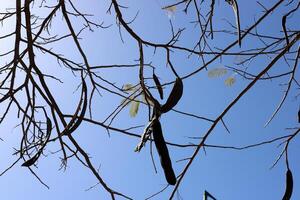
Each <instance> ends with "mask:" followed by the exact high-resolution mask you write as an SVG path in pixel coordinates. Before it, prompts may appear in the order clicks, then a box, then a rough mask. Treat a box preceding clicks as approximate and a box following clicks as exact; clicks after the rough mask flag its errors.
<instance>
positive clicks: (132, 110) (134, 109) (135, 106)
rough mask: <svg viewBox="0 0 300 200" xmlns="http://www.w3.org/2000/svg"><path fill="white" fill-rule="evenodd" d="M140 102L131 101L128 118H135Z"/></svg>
mask: <svg viewBox="0 0 300 200" xmlns="http://www.w3.org/2000/svg"><path fill="white" fill-rule="evenodd" d="M139 106H140V102H139V101H132V102H131V106H130V112H129V113H130V117H135V116H136V115H137V113H138V111H139Z"/></svg>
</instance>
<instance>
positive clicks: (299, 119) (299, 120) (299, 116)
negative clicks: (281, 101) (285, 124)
mask: <svg viewBox="0 0 300 200" xmlns="http://www.w3.org/2000/svg"><path fill="white" fill-rule="evenodd" d="M298 122H299V123H300V109H299V111H298Z"/></svg>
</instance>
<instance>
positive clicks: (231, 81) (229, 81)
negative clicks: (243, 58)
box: [225, 76, 236, 87]
mask: <svg viewBox="0 0 300 200" xmlns="http://www.w3.org/2000/svg"><path fill="white" fill-rule="evenodd" d="M235 81H236V80H235V78H234V77H232V76H230V77H228V78H227V79H226V80H225V85H226V86H229V87H230V86H232V85H233V84H234V83H235Z"/></svg>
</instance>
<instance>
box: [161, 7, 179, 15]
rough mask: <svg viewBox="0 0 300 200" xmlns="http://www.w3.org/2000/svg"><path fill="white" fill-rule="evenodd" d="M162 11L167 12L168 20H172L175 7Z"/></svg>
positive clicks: (165, 8)
mask: <svg viewBox="0 0 300 200" xmlns="http://www.w3.org/2000/svg"><path fill="white" fill-rule="evenodd" d="M163 9H164V10H166V11H167V15H168V17H169V18H172V17H173V16H174V14H175V12H176V6H167V7H164V8H163Z"/></svg>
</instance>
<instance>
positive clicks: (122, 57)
mask: <svg viewBox="0 0 300 200" xmlns="http://www.w3.org/2000/svg"><path fill="white" fill-rule="evenodd" d="M10 4H11V5H10ZM299 6H300V2H299V1H294V0H290V1H283V0H278V1H274V2H258V1H257V2H242V1H237V0H225V1H215V0H211V1H200V0H199V1H197V0H183V1H167V2H163V1H159V0H157V1H153V2H148V1H138V2H128V1H124V2H123V1H117V0H111V1H105V2H100V1H82V2H77V1H71V0H67V1H65V0H59V1H45V0H40V1H38V0H24V1H21V0H16V1H5V3H4V4H2V6H1V7H2V9H4V11H2V12H1V19H0V20H1V22H2V24H3V27H2V30H1V33H2V35H1V36H0V39H1V42H3V44H4V42H5V44H4V46H3V45H1V46H2V47H1V48H2V49H1V50H2V52H1V58H2V59H1V100H0V102H1V109H2V117H1V124H2V126H4V127H5V130H7V128H6V127H7V125H5V123H6V124H7V123H11V121H13V122H14V125H17V128H16V132H18V133H19V134H20V138H17V139H16V138H15V139H14V140H15V142H18V143H19V145H18V146H15V152H14V155H15V157H14V158H15V161H14V162H13V163H12V164H10V165H9V166H8V167H7V168H6V169H5V170H4V171H3V172H2V173H1V175H3V174H5V173H7V172H8V171H9V170H11V169H12V168H13V167H14V168H15V167H18V166H20V165H22V166H23V167H25V168H27V169H28V170H29V171H30V172H31V173H32V174H33V175H34V176H35V177H36V178H37V179H38V180H39V181H40V183H42V184H43V185H44V186H46V187H48V185H47V180H44V179H43V178H41V177H40V176H39V175H38V174H37V173H38V171H39V170H38V169H37V168H36V167H37V166H40V165H42V162H44V161H45V160H46V159H50V158H49V157H56V158H58V157H59V158H60V161H61V169H64V170H66V169H67V166H69V165H70V164H69V163H70V162H72V161H73V160H77V161H79V163H80V164H82V166H85V167H86V168H88V169H89V170H90V172H91V173H92V175H93V176H94V178H95V179H96V181H97V183H96V185H94V186H91V187H90V188H89V190H91V189H94V188H101V189H104V191H105V193H106V194H108V196H109V197H110V198H111V199H115V198H124V199H136V198H138V195H140V196H142V198H145V197H147V195H148V194H149V193H152V195H149V197H148V198H150V197H151V198H155V197H157V198H159V199H167V198H168V199H173V198H174V197H175V196H177V198H179V199H180V198H181V196H183V198H188V199H191V198H194V199H198V198H199V196H201V195H202V193H203V194H204V199H207V198H208V197H210V198H214V196H216V197H219V198H220V199H223V198H222V195H221V194H220V193H219V191H221V190H220V189H216V191H218V192H216V191H211V190H212V189H213V188H212V187H209V188H205V190H202V191H199V190H197V189H195V188H197V187H198V186H192V185H193V184H194V183H198V182H197V181H196V180H188V178H187V177H190V178H189V179H191V177H192V178H196V177H197V178H199V179H201V180H199V182H201V183H202V184H203V185H202V186H201V188H202V187H205V185H204V183H203V182H204V180H205V181H206V182H209V181H211V179H214V180H216V181H213V185H214V186H215V187H216V188H218V187H219V186H218V184H217V183H216V182H218V181H220V180H222V177H221V178H220V176H219V179H217V177H218V176H217V175H216V174H215V175H214V173H215V172H216V171H217V168H218V166H216V165H214V164H213V163H211V162H213V161H209V160H206V159H207V158H210V159H212V158H213V157H214V156H216V157H217V158H219V159H221V158H222V156H221V157H220V156H217V155H216V154H219V155H220V154H222V153H225V154H227V152H228V151H230V152H231V155H232V154H235V153H233V152H232V151H233V150H234V151H239V157H234V158H232V159H230V158H228V160H229V162H233V161H234V160H236V162H235V163H234V164H232V169H231V170H230V171H227V172H228V173H230V174H232V173H233V174H234V175H233V176H231V179H232V182H234V181H233V180H235V179H236V178H238V176H241V174H245V171H244V172H238V170H237V169H240V168H241V167H240V165H239V164H241V163H238V162H239V161H240V160H241V159H243V158H248V157H247V156H245V155H247V150H248V149H255V150H256V151H258V150H259V152H260V155H262V156H263V157H264V159H265V160H264V162H267V163H270V162H271V160H273V161H274V162H273V164H271V165H272V166H271V168H274V167H275V166H277V165H280V166H281V167H280V172H278V173H276V177H283V176H282V175H283V174H285V173H286V183H285V181H284V182H281V185H280V187H277V188H283V189H282V190H280V191H279V190H278V193H274V195H276V197H275V198H277V199H279V198H283V199H290V198H291V196H292V194H293V176H294V179H295V177H296V178H297V177H299V174H297V170H293V169H299V165H297V164H296V163H294V162H296V161H297V159H298V158H297V157H296V156H295V155H296V154H295V153H294V152H295V150H297V145H298V146H299V141H297V138H298V137H297V136H298V133H299V131H300V128H299V124H298V123H299V120H300V116H299V112H298V110H299V100H298V96H299V88H300V84H299V80H298V78H299V73H298V74H297V72H299V69H298V68H297V67H298V58H299V52H300V51H299V38H300V32H299V25H298V24H297V19H298V18H297V17H299V16H298V15H299ZM8 8H10V9H8ZM250 8H251V9H254V10H253V12H252V13H251V12H250ZM247 11H249V12H247ZM86 13H89V14H86ZM90 13H91V14H93V15H91V14H90ZM253 14H255V17H253ZM158 20H159V21H158ZM99 21H100V22H99ZM3 33H4V34H3ZM121 74H122V75H121ZM224 77H225V80H224V81H225V84H220V81H219V80H223V79H224ZM214 78H218V79H214ZM236 81H238V82H236ZM224 85H225V86H224ZM278 85H279V86H278ZM60 88H62V89H60ZM268 95H270V96H268ZM280 96H281V99H279V98H280ZM128 105H129V106H130V108H129V113H128V108H127V106H128ZM272 110H273V114H272V113H271V111H272ZM297 114H298V115H297ZM129 116H130V117H129ZM268 116H269V117H268ZM8 120H9V121H8ZM263 121H265V122H266V123H265V124H262V122H263ZM93 125H96V127H97V129H90V127H92V126H93ZM125 125H126V127H125ZM263 126H264V127H265V128H264V127H263ZM124 127H125V128H124ZM291 127H292V128H291ZM284 128H285V129H284ZM91 130H92V131H93V132H94V133H97V134H99V135H100V136H99V135H98V136H97V137H99V138H101V140H99V141H95V139H94V138H93V137H96V136H94V135H92V134H91V133H90V132H91ZM99 130H101V131H102V132H100V131H99ZM258 131H259V132H265V133H266V134H264V136H263V137H262V136H261V135H260V134H255V133H254V132H258ZM2 132H3V131H2ZM224 132H225V134H224ZM226 132H228V133H230V135H228V134H226ZM242 132H244V133H245V134H244V135H243V134H242ZM101 133H105V134H101ZM117 133H118V134H119V135H118V136H116V137H115V135H117ZM250 134H252V135H250ZM2 136H3V137H4V135H2ZM110 137H111V138H110ZM164 137H165V138H166V140H165V139H164ZM104 140H108V141H104ZM4 141H5V140H4ZM120 141H121V142H120ZM122 141H124V143H123V142H122ZM153 141H154V143H155V147H154V146H153V144H152V142H153ZM94 142H95V144H96V143H98V144H99V145H98V147H99V148H100V146H101V145H104V143H105V142H107V143H108V144H109V146H106V149H107V151H106V152H101V153H99V156H104V155H105V156H106V157H107V159H108V160H109V162H116V161H115V160H120V161H122V162H123V161H124V159H125V160H128V161H127V162H128V163H127V164H126V165H128V166H130V168H132V169H124V171H123V172H122V173H124V174H126V176H128V177H130V178H132V179H133V180H135V181H141V182H140V183H139V184H145V185H147V183H146V182H147V180H148V181H149V180H150V179H149V178H145V179H144V177H140V176H136V177H134V174H135V173H137V174H140V175H145V177H147V176H148V177H150V178H151V176H152V175H153V174H154V173H155V172H153V170H152V171H151V170H146V169H151V167H152V166H151V162H152V163H153V164H154V165H153V166H154V169H155V171H156V172H157V171H158V174H159V176H155V179H160V182H162V181H163V182H164V184H165V185H164V186H163V187H162V188H161V185H159V184H156V187H157V188H161V189H160V190H158V191H157V192H153V190H152V189H150V188H146V187H143V186H142V185H139V187H141V188H144V189H143V191H138V189H137V190H136V191H131V192H128V191H124V190H122V189H121V188H122V187H125V186H124V185H126V184H119V185H121V186H120V188H117V187H116V186H114V185H112V184H110V183H109V182H114V181H112V180H111V181H107V179H106V178H104V177H103V174H102V171H101V168H99V169H98V168H97V164H99V162H98V163H96V162H95V159H96V158H94V156H92V155H94V154H89V153H90V152H89V151H88V150H86V149H89V148H91V145H92V144H89V143H93V145H95V144H94ZM245 142H247V143H245ZM86 143H87V144H86ZM148 144H149V145H148ZM275 144H280V152H278V148H276V145H275ZM148 146H150V148H145V147H148ZM270 146H271V147H270ZM260 147H261V148H260ZM116 148H117V150H116ZM155 148H156V149H157V153H156V152H155V151H153V149H155ZM267 148H269V149H267ZM270 149H271V150H270ZM291 149H293V151H292V150H291ZM134 150H135V151H137V152H140V153H139V154H138V153H135V152H134ZM113 151H119V153H122V154H123V153H124V155H118V156H117V155H115V153H113ZM169 151H170V152H169ZM206 154H207V156H206V157H204V155H206ZM255 154H256V153H255ZM260 155H256V157H253V159H252V160H251V161H250V163H252V165H254V166H255V165H256V162H257V164H259V163H260V162H263V161H258V160H260V159H262V157H259V156H260ZM243 156H245V157H243ZM248 156H249V155H248ZM276 156H277V157H278V158H277V159H275V157H276ZM135 158H139V159H141V160H140V161H137V160H136V159H135ZM149 158H150V159H149ZM150 160H151V162H150ZM158 160H160V161H158ZM175 160H177V162H174V161H175ZM158 162H160V164H158ZM219 162H220V161H219ZM245 162H246V161H245ZM123 163H124V162H123ZM123 163H122V164H123ZM102 164H103V165H105V162H103V163H102ZM136 164H137V165H139V166H136ZM227 164H228V163H227ZM248 164H249V163H248ZM124 165H125V164H124ZM204 165H206V168H204ZM224 165H226V164H225V163H224ZM119 167H120V168H122V166H119ZM202 167H203V168H202ZM113 168H114V167H112V170H111V172H110V174H109V175H108V176H109V177H110V178H109V179H114V180H116V179H118V180H119V179H121V178H122V177H121V178H119V176H121V175H120V174H119V173H120V172H117V171H115V170H120V168H118V167H117V169H113ZM139 168H143V169H140V170H141V171H139V172H138V169H139ZM205 169H206V170H208V171H206V170H205ZM227 170H228V169H227ZM246 170H247V171H251V166H248V168H246ZM255 170H257V168H256V169H255ZM225 171H226V170H225ZM298 171H299V170H298ZM283 172H284V173H283ZM205 173H207V176H205V175H204V174H205ZM249 173H250V172H249ZM117 174H119V175H117ZM258 174H259V173H257V176H258ZM42 176H43V177H47V174H43V175H42ZM124 176H125V175H124ZM193 176H194V177H193ZM222 176H224V177H226V175H225V174H222ZM163 177H165V178H166V180H165V179H164V178H163ZM204 177H205V179H204ZM276 177H275V178H276ZM243 178H245V177H242V179H243ZM185 179H187V180H185ZM281 180H283V178H281ZM298 180H299V179H298ZM120 181H121V182H122V181H124V180H120ZM167 182H168V183H169V184H167ZM247 182H250V181H249V180H244V181H243V183H247ZM184 183H185V184H186V185H185V186H183V184H184ZM129 184H134V183H132V182H131V183H129ZM221 184H222V183H221ZM257 184H259V183H255V184H254V185H257ZM296 184H297V183H296ZM172 185H174V186H172ZM208 185H209V184H208ZM229 185H232V187H235V186H236V183H231V184H229ZM148 186H149V184H148ZM252 186H253V185H252ZM189 187H190V188H192V190H190V191H188V192H185V191H187V190H188V188H189ZM199 187H200V186H199ZM247 187H248V186H247ZM247 187H245V188H244V189H247ZM266 187H267V186H266ZM268 187H272V186H268ZM296 187H297V186H296ZM180 188H183V189H182V190H180ZM284 188H285V189H284ZM206 189H207V190H208V191H209V192H207V191H206ZM227 189H228V188H227ZM254 189H259V188H251V189H250V190H254ZM261 189H262V190H265V188H261ZM179 190H180V193H179ZM284 190H285V192H284ZM234 192H235V191H234ZM297 192H298V193H297ZM99 193H100V191H99ZM141 193H142V194H141ZM279 193H280V195H281V196H277V194H279ZM223 194H226V189H224V190H223ZM231 194H232V193H231ZM260 194H261V193H260ZM189 195H192V196H189ZM247 195H248V196H249V197H250V196H251V195H250V194H246V197H247ZM264 195H265V197H263V198H265V199H268V197H270V196H269V195H272V194H270V193H268V194H264ZM293 195H294V196H297V195H298V197H299V196H300V194H299V191H294V194H293ZM108 196H106V197H105V198H108ZM196 196H197V197H196ZM273 198H274V197H273ZM224 199H225V198H224ZM242 199H245V198H244V197H243V198H242ZM251 199H252V198H251Z"/></svg>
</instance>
